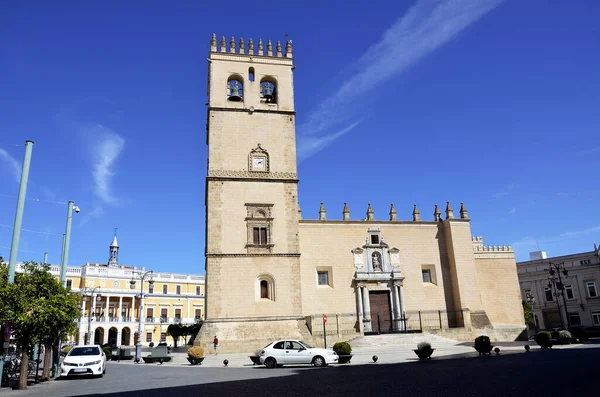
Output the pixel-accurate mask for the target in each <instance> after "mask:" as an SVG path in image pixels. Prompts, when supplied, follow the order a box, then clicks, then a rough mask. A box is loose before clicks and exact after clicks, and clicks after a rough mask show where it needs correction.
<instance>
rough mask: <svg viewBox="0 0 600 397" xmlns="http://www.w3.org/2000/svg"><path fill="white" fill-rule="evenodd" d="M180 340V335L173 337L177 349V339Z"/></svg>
mask: <svg viewBox="0 0 600 397" xmlns="http://www.w3.org/2000/svg"><path fill="white" fill-rule="evenodd" d="M178 340H179V337H178V336H177V337H175V336H174V337H173V347H175V349H177V341H178Z"/></svg>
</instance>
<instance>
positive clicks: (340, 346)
mask: <svg viewBox="0 0 600 397" xmlns="http://www.w3.org/2000/svg"><path fill="white" fill-rule="evenodd" d="M333 351H334V352H336V353H337V355H338V356H339V359H338V364H346V363H349V362H350V360H351V359H352V354H351V353H352V346H350V343H348V342H337V343H336V344H335V345H333Z"/></svg>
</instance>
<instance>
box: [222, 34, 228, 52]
mask: <svg viewBox="0 0 600 397" xmlns="http://www.w3.org/2000/svg"><path fill="white" fill-rule="evenodd" d="M221 52H227V42H226V41H225V36H223V37H221Z"/></svg>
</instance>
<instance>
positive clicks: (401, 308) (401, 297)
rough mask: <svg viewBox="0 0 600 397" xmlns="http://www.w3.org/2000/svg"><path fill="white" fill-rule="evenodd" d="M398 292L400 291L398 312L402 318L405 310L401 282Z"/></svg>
mask: <svg viewBox="0 0 600 397" xmlns="http://www.w3.org/2000/svg"><path fill="white" fill-rule="evenodd" d="M398 290H399V291H400V312H401V313H402V316H403V317H404V316H405V314H404V313H405V312H406V308H405V307H404V291H403V290H402V282H400V285H399V286H398Z"/></svg>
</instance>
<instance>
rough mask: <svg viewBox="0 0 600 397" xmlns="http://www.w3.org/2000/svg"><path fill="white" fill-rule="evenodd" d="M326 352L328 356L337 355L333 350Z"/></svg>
mask: <svg viewBox="0 0 600 397" xmlns="http://www.w3.org/2000/svg"><path fill="white" fill-rule="evenodd" d="M327 354H329V355H330V356H335V355H337V353H336V352H334V351H330V352H328V353H327Z"/></svg>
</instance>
